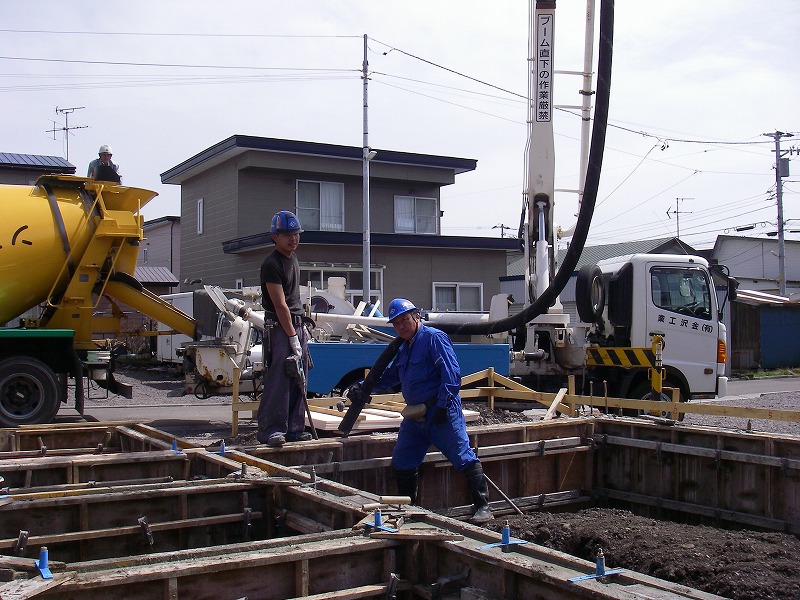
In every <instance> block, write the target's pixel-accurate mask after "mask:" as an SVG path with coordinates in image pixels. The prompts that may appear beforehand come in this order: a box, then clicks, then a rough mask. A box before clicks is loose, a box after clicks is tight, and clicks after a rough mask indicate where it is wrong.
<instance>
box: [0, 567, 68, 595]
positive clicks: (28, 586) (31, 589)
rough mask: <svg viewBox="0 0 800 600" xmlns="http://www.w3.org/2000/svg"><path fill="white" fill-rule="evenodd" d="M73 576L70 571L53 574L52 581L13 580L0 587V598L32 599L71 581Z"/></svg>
mask: <svg viewBox="0 0 800 600" xmlns="http://www.w3.org/2000/svg"><path fill="white" fill-rule="evenodd" d="M75 575H76V574H75V572H72V571H70V572H67V573H54V574H53V578H52V579H42V578H41V577H36V578H34V579H15V580H14V581H12V582H10V583H7V584H5V585H0V598H2V600H26V599H27V598H34V597H35V596H38V595H39V594H41V593H42V592H46V591H47V590H52V589H53V588H56V587H58V586H60V585H63V584H64V583H66V582H67V581H69V580H70V579H73V578H74V577H75Z"/></svg>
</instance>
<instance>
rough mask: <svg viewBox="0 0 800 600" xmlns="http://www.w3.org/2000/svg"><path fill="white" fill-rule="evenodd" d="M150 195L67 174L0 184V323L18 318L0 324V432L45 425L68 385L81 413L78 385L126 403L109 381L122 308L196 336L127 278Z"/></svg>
mask: <svg viewBox="0 0 800 600" xmlns="http://www.w3.org/2000/svg"><path fill="white" fill-rule="evenodd" d="M155 196H156V193H155V192H151V191H148V190H143V189H138V188H132V187H125V186H120V185H116V184H112V183H109V182H102V181H94V180H91V179H87V178H83V177H74V176H71V175H44V176H42V177H39V179H38V180H37V181H36V184H35V185H33V186H17V185H4V186H0V215H2V218H1V219H0V323H6V322H8V321H10V320H12V319H15V318H18V317H21V316H22V317H23V318H22V319H21V322H20V326H19V327H17V328H0V426H3V427H16V426H19V425H24V424H30V423H47V422H49V421H51V420H52V419H53V418H54V417H55V415H56V413H57V412H58V410H59V407H60V406H61V404H62V403H65V402H66V401H67V391H68V388H69V387H72V388H73V389H74V396H75V407H76V409H77V410H78V412H79V413H81V414H82V413H83V402H84V393H85V389H86V385H87V384H88V385H92V384H93V382H94V384H96V385H98V386H101V387H103V388H105V389H107V390H109V391H111V392H114V393H118V394H120V395H123V396H127V397H130V394H131V389H130V388H129V387H127V386H123V385H121V384H120V383H119V382H117V381H116V380H115V379H114V375H113V373H114V359H115V355H116V352H117V350H118V345H117V343H116V342H115V339H116V337H117V335H118V334H119V332H120V331H121V329H122V328H123V323H124V320H125V318H126V317H125V314H124V310H123V306H124V307H126V308H127V307H130V308H132V309H134V310H137V311H139V312H141V313H143V314H145V315H147V316H149V317H151V318H153V319H156V320H158V321H161V322H163V323H165V324H168V325H169V326H170V327H172V328H173V329H175V330H177V331H180V332H181V333H184V334H186V335H188V336H190V337H193V338H194V337H196V336H197V335H198V331H197V327H196V322H195V321H194V319H192V318H191V317H189V316H188V315H186V314H185V313H183V312H182V311H179V310H177V309H175V308H174V307H172V306H171V305H170V304H169V303H167V302H164V301H163V300H161V299H160V298H159V297H158V296H156V295H154V294H152V293H151V292H149V291H147V290H145V289H144V288H143V287H142V285H141V284H140V283H139V282H138V281H136V279H135V278H134V277H133V273H134V271H135V268H136V259H137V256H138V250H139V243H140V242H141V240H143V239H144V237H143V233H142V225H143V222H144V218H143V217H142V216H141V214H140V211H141V208H142V207H143V206H144V205H145V204H147V202H149V201H150V200H151V199H152V198H153V197H155ZM34 311H35V314H36V316H30V315H31V314H33V313H34ZM84 382H86V384H85V383H84Z"/></svg>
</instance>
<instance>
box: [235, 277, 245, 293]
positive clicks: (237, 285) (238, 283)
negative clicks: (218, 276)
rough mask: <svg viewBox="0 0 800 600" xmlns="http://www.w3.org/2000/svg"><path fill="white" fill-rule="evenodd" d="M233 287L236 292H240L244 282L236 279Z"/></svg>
mask: <svg viewBox="0 0 800 600" xmlns="http://www.w3.org/2000/svg"><path fill="white" fill-rule="evenodd" d="M234 287H235V288H236V289H237V290H241V289H242V288H244V280H243V279H237V280H236V283H235V284H234Z"/></svg>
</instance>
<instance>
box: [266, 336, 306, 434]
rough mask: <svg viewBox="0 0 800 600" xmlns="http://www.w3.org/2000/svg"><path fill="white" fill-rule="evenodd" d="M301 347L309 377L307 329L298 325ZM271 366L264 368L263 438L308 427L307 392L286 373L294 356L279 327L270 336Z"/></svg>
mask: <svg viewBox="0 0 800 600" xmlns="http://www.w3.org/2000/svg"><path fill="white" fill-rule="evenodd" d="M295 330H296V331H297V337H298V338H299V339H300V346H301V347H302V348H303V365H304V368H305V372H306V374H308V348H307V346H306V344H307V338H306V328H305V327H303V325H301V324H298V325H295ZM269 340H270V353H269V356H270V364H269V366H268V367H265V369H266V370H265V373H264V389H263V392H262V395H261V403H260V404H259V405H258V428H259V430H260V431H261V432H262V436H264V437H271V436H273V435H286V434H287V433H299V432H301V431H304V430H305V427H306V408H305V399H304V398H303V394H304V390H303V387H302V384H301V382H300V381H299V380H298V379H292V378H291V377H289V376H288V375H287V374H286V371H285V370H284V361H285V360H286V357H287V356H289V354H291V352H292V351H291V350H290V349H289V336H287V335H286V332H284V331H283V328H282V327H281V326H280V325H278V326H276V327H273V328H272V330H271V331H270V335H269Z"/></svg>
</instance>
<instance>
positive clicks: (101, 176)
mask: <svg viewBox="0 0 800 600" xmlns="http://www.w3.org/2000/svg"><path fill="white" fill-rule="evenodd" d="M94 178H95V180H96V181H112V182H114V183H119V182H120V181H122V179H121V178H120V176H119V174H118V173H117V172H116V171H115V170H114V168H113V167H111V166H109V165H104V164H103V163H100V164H99V165H97V167H95V170H94Z"/></svg>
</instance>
